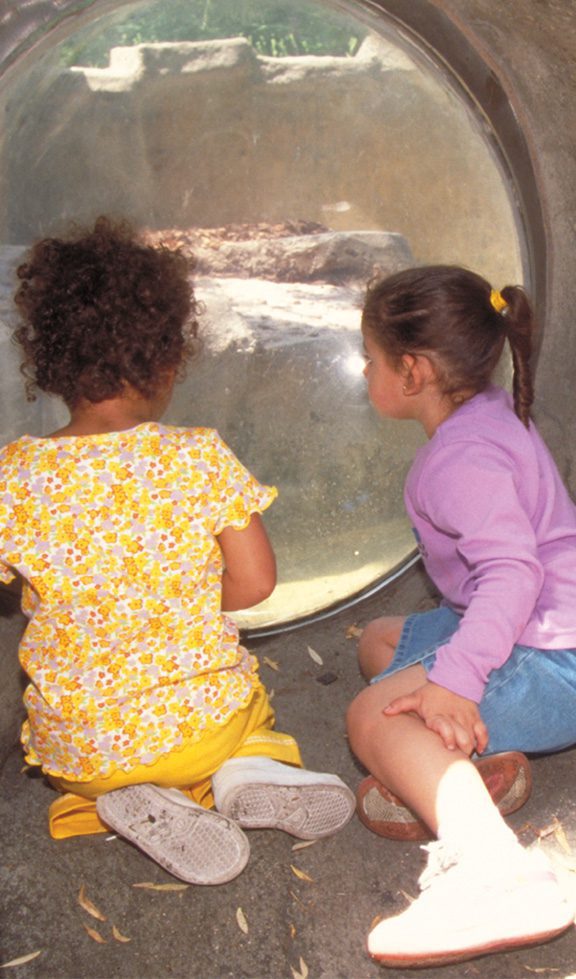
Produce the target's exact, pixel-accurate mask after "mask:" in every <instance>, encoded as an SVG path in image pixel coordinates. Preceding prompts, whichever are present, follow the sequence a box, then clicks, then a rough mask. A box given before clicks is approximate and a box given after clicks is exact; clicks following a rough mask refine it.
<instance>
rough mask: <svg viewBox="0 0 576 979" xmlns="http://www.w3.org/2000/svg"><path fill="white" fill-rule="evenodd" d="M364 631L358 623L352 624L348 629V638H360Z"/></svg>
mask: <svg viewBox="0 0 576 979" xmlns="http://www.w3.org/2000/svg"><path fill="white" fill-rule="evenodd" d="M363 631H364V630H363V629H360V628H359V627H358V626H357V625H356V624H354V625H350V626H348V628H347V629H346V639H359V638H360V636H361V635H362V632H363Z"/></svg>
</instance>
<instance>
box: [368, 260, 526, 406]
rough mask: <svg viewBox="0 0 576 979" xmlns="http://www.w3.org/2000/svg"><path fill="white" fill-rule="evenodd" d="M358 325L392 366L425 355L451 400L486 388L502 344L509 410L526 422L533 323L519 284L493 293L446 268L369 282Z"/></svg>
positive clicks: (476, 278)
mask: <svg viewBox="0 0 576 979" xmlns="http://www.w3.org/2000/svg"><path fill="white" fill-rule="evenodd" d="M362 326H363V328H364V329H365V330H369V331H370V333H371V335H372V337H373V338H374V340H375V341H376V343H378V344H379V345H380V347H381V348H382V349H383V350H384V352H385V353H386V355H387V356H388V357H389V358H390V360H391V361H392V363H394V364H396V365H399V364H400V361H401V359H402V357H403V356H404V355H405V354H410V353H411V354H426V355H427V356H428V357H429V358H430V360H431V361H433V363H434V368H435V371H436V378H437V382H438V384H439V386H440V390H441V391H442V393H443V394H444V395H446V396H448V397H450V398H452V399H453V401H454V402H455V403H459V402H461V401H462V400H465V399H466V398H469V397H471V396H473V395H474V394H478V393H479V392H480V391H483V390H484V389H485V388H486V387H487V386H488V384H489V383H490V380H491V377H492V374H493V372H494V369H495V367H496V365H497V363H498V361H499V359H500V355H501V353H502V349H503V347H504V343H505V341H506V339H508V341H509V343H510V347H511V349H512V360H513V366H514V381H513V395H514V410H515V412H516V414H517V415H518V417H519V418H520V420H521V421H522V422H523V423H524V425H528V422H529V419H530V406H531V405H532V401H533V387H532V376H531V364H530V361H531V356H532V336H533V332H534V321H533V316H532V310H531V308H530V303H529V302H528V299H527V297H526V294H525V293H524V291H523V290H522V289H521V288H520V287H519V286H506V287H505V288H504V289H502V291H501V292H500V293H497V292H494V290H493V289H492V288H491V287H490V284H489V283H488V282H487V281H486V279H484V278H482V276H481V275H477V273H475V272H471V271H469V270H468V269H464V268H460V267H459V266H454V265H425V266H422V267H419V268H414V269H406V270H405V271H403V272H397V273H396V274H395V275H391V276H389V277H388V278H386V279H383V280H381V281H378V282H376V283H373V284H370V285H369V287H368V292H367V295H366V300H365V304H364V309H363V314H362Z"/></svg>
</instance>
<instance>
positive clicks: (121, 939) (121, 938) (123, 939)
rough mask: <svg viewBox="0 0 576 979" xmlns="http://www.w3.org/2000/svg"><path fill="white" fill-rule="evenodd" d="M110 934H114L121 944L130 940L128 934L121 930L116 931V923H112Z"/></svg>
mask: <svg viewBox="0 0 576 979" xmlns="http://www.w3.org/2000/svg"><path fill="white" fill-rule="evenodd" d="M112 935H113V936H114V938H115V939H116V941H117V942H122V944H125V943H126V942H131V941H132V939H131V938H128V935H123V934H122V932H121V931H118V928H117V927H116V925H112Z"/></svg>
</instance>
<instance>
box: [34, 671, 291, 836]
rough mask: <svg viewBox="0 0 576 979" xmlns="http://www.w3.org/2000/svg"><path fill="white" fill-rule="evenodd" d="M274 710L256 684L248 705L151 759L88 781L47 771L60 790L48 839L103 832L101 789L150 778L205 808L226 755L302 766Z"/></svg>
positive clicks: (260, 687)
mask: <svg viewBox="0 0 576 979" xmlns="http://www.w3.org/2000/svg"><path fill="white" fill-rule="evenodd" d="M273 725H274V711H273V710H272V707H271V705H270V701H269V699H268V695H267V693H266V691H265V689H264V687H262V686H258V687H257V688H256V689H255V690H254V693H253V695H252V698H251V700H250V702H249V703H248V705H247V706H246V707H244V708H243V709H242V710H240V711H238V713H237V714H235V716H234V717H233V718H232V719H231V720H230V721H228V723H227V724H224V725H223V726H222V727H221V728H216V729H215V730H213V731H210V733H209V734H205V735H204V736H203V737H202V738H200V740H199V741H195V742H193V743H191V744H188V745H185V746H184V747H183V748H179V749H178V750H177V751H172V752H170V753H169V754H167V755H163V756H162V757H161V758H159V759H158V760H157V761H155V762H154V763H153V764H152V765H138V766H137V767H136V768H133V769H132V770H131V771H129V772H123V771H121V770H120V769H116V770H115V771H113V772H112V773H111V774H109V775H107V776H106V777H105V778H95V779H92V781H90V782H70V781H67V780H66V779H63V778H55V777H54V776H50V782H51V783H52V785H53V786H54V788H56V789H58V790H59V791H60V792H61V793H63V795H61V796H60V797H59V798H58V799H56V800H55V801H54V802H53V803H52V805H51V806H50V810H49V814H48V819H49V828H50V835H51V836H52V837H53V838H54V839H65V838H67V837H69V836H85V835H88V834H91V833H107V832H109V830H108V829H107V827H106V826H105V825H104V824H103V823H101V822H100V819H99V818H98V814H97V812H96V801H95V800H96V799H97V798H98V796H99V795H103V794H104V793H105V792H111V791H112V790H113V789H119V788H123V787H124V786H126V785H137V784H139V783H141V782H152V783H153V784H154V785H159V786H160V787H161V788H173V789H181V790H183V791H185V792H186V794H187V795H188V796H189V797H190V798H191V799H193V801H194V802H197V803H199V804H200V805H202V806H205V807H206V808H207V809H210V808H211V806H213V805H214V799H213V797H212V787H211V781H210V780H211V776H212V775H213V774H214V772H217V771H218V769H219V768H220V767H221V766H222V765H223V764H224V762H225V761H227V759H228V758H243V757H244V758H247V757H250V756H254V755H265V756H266V757H267V758H273V759H275V760H276V761H282V762H286V763H287V764H290V765H297V766H300V767H301V766H302V759H301V757H300V751H299V748H298V745H297V743H296V741H295V740H294V738H293V737H291V736H290V735H289V734H280V732H278V731H273V730H272V727H273Z"/></svg>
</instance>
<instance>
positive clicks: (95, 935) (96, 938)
mask: <svg viewBox="0 0 576 979" xmlns="http://www.w3.org/2000/svg"><path fill="white" fill-rule="evenodd" d="M84 928H85V929H86V932H87V934H88V935H89V936H90V938H91V939H92V941H93V942H98V944H99V945H107V944H108V942H107V941H106V939H105V938H103V937H102V935H101V934H100V932H99V931H96V929H95V928H90V927H89V926H88V925H84Z"/></svg>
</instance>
